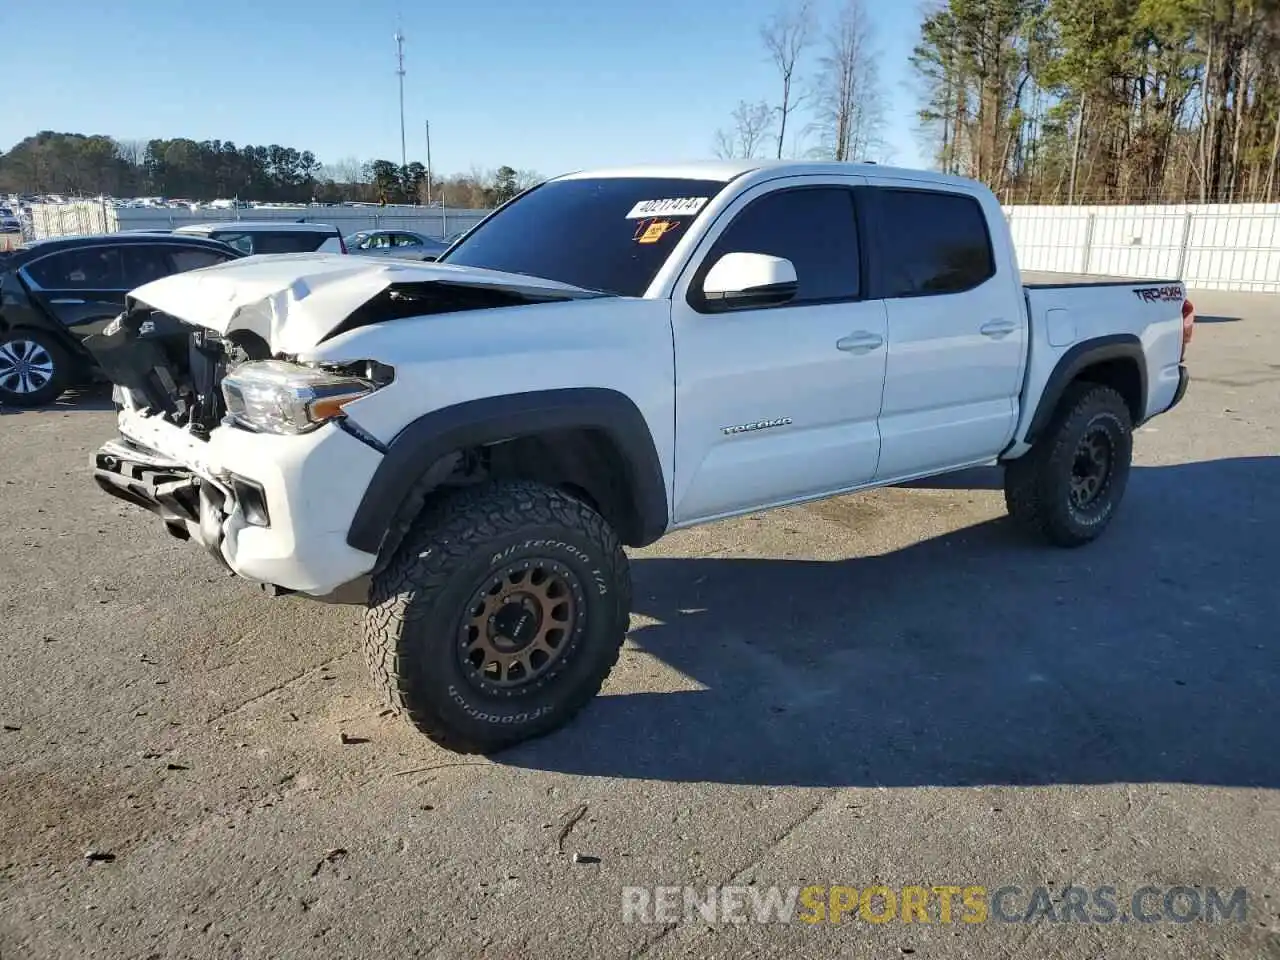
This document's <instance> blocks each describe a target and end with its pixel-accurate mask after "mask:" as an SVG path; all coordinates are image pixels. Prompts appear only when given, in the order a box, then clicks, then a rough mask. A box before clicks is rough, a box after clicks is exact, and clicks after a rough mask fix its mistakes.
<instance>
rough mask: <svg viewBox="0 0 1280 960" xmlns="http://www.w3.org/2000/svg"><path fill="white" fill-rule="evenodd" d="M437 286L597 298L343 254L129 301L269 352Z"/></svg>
mask: <svg viewBox="0 0 1280 960" xmlns="http://www.w3.org/2000/svg"><path fill="white" fill-rule="evenodd" d="M422 283H441V284H447V285H451V286H464V287H473V288H478V289H489V290H498V291H503V292H507V293H512V294H518V295H523V296H529V297H535V298H539V299H542V298H546V299H552V300H557V299H564V300H576V299H582V298H587V297H598V296H600V295H601V294H599V293H598V292H596V291H591V290H584V289H582V288H581V287H574V286H570V285H569V284H564V283H557V282H556V281H554V280H543V279H541V278H538V277H527V276H524V275H521V274H514V273H503V272H500V271H497V270H483V269H479V268H476V267H455V266H452V265H450V264H447V263H430V262H417V261H408V260H406V261H397V262H387V261H385V260H379V259H375V258H372V257H356V256H351V255H349V254H341V253H291V254H264V255H260V256H253V257H245V258H243V259H240V260H232V261H229V262H227V263H223V264H219V265H217V266H212V267H204V268H202V269H200V270H192V271H189V272H187V273H179V274H174V275H172V276H169V277H165V278H163V279H161V280H154V281H152V282H151V283H148V284H144V285H143V286H141V287H138V288H137V289H135V290H133V291H131V292H130V294H129V296H130V298H131V299H132V300H137V301H140V302H141V303H144V304H146V305H147V306H149V307H151V308H153V309H155V310H159V311H160V312H161V313H167V314H169V315H170V316H173V317H177V318H178V319H179V320H182V321H185V322H186V323H192V324H196V325H197V326H201V327H207V328H209V329H211V330H216V331H217V332H218V333H220V334H227V333H229V332H231V331H235V330H249V331H252V332H253V333H256V334H257V335H258V336H260V337H262V338H263V339H264V340H265V341H266V342H267V343H268V344H269V345H270V347H271V350H272V352H275V353H298V352H300V351H303V350H308V349H310V348H312V347H314V346H315V345H316V344H318V343H319V342H320V341H321V340H323V339H324V338H325V337H326V336H327V335H328V334H329V333H330V332H331V331H332V330H333V329H334V328H336V327H337V326H338V325H339V324H341V323H342V322H343V321H344V320H345V319H346V318H347V317H349V316H350V315H351V314H352V313H353V312H355V311H356V310H357V309H359V308H360V307H361V306H363V305H364V304H366V303H368V302H369V301H370V300H372V299H373V298H374V297H376V296H377V295H378V294H380V293H381V292H382V291H384V290H386V289H387V288H388V287H390V286H392V285H395V284H422Z"/></svg>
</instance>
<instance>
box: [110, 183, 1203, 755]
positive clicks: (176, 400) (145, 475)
mask: <svg viewBox="0 0 1280 960" xmlns="http://www.w3.org/2000/svg"><path fill="white" fill-rule="evenodd" d="M1193 322H1194V313H1193V310H1192V307H1191V304H1190V303H1188V302H1187V299H1186V294H1185V290H1184V288H1183V285H1182V284H1181V283H1180V282H1178V281H1176V280H1134V279H1107V278H1103V279H1099V278H1088V277H1069V276H1052V275H1050V276H1041V275H1037V276H1034V277H1032V276H1029V275H1027V274H1020V273H1019V270H1018V265H1017V261H1016V259H1015V256H1014V250H1013V246H1012V244H1011V241H1010V236H1009V231H1008V229H1007V227H1006V224H1005V220H1004V217H1003V214H1002V211H1001V209H1000V206H999V204H998V203H997V201H996V198H995V197H994V196H993V195H992V193H991V192H990V191H989V190H987V189H986V188H985V187H983V186H982V185H980V184H978V183H975V182H972V181H969V180H964V179H959V178H955V177H946V176H939V175H936V174H932V173H923V172H914V171H906V170H894V169H888V168H883V167H878V166H874V165H858V164H843V163H772V162H759V161H741V162H738V161H733V162H724V163H712V164H695V165H684V166H667V167H637V168H632V169H617V170H605V171H596V172H587V173H575V174H571V175H568V176H563V177H559V178H557V179H554V180H551V181H549V182H547V183H544V184H542V185H540V186H538V187H535V188H533V189H531V190H529V191H527V192H525V193H523V194H522V195H520V196H519V197H517V198H516V199H515V200H513V201H511V202H510V203H508V204H507V205H505V206H503V207H502V208H501V209H499V210H497V211H496V212H495V213H493V214H492V215H490V216H489V217H488V218H487V219H485V220H484V221H483V222H481V223H480V224H479V225H477V226H476V227H475V228H473V229H472V230H471V231H470V232H469V233H467V234H466V235H465V236H464V237H462V238H461V239H460V240H459V241H457V242H456V243H455V244H454V245H453V246H452V247H451V248H450V249H449V250H448V251H447V252H446V253H445V254H444V255H443V256H442V257H441V260H440V262H438V263H434V264H427V263H421V262H409V261H404V262H398V261H394V260H388V261H371V260H369V259H366V258H359V257H346V256H342V255H327V254H298V255H285V256H277V257H249V258H247V259H243V260H239V261H234V262H231V263H228V264H225V265H221V266H214V267H209V268H206V269H201V270H195V271H192V272H189V273H185V274H181V275H179V276H173V277H169V278H167V279H163V280H158V281H156V282H154V283H150V284H148V285H146V286H143V287H140V288H138V289H136V290H135V291H133V293H132V295H131V297H130V300H129V305H128V307H127V309H126V311H125V312H124V313H123V314H121V316H120V317H119V318H118V319H117V320H116V321H114V322H113V323H112V324H111V326H110V327H109V328H108V329H107V330H106V331H105V332H104V333H103V334H102V335H100V336H99V337H97V338H96V340H95V341H94V342H92V343H91V344H90V347H91V349H93V350H94V351H95V353H96V354H97V355H98V357H99V360H100V362H101V364H102V367H103V369H104V370H105V371H106V372H107V373H108V375H109V376H111V378H112V379H113V380H114V381H115V383H116V384H117V385H118V387H117V391H116V395H117V398H118V401H119V407H120V410H119V432H120V436H119V438H118V439H115V440H112V441H110V442H109V443H107V444H106V445H105V446H104V447H103V448H102V449H101V450H100V451H99V452H98V453H97V454H96V455H95V457H94V458H93V471H94V476H95V478H96V480H97V481H98V483H99V484H100V485H101V486H102V487H103V489H105V490H106V491H108V492H109V493H112V494H114V495H116V496H118V497H121V498H123V499H125V500H128V501H130V502H132V503H136V504H138V505H141V506H144V507H146V508H148V509H150V510H151V511H153V512H154V513H157V514H158V515H159V516H160V517H161V518H162V519H163V521H164V523H165V525H166V526H167V527H168V529H169V530H170V531H171V532H172V533H173V534H175V535H176V536H178V537H180V538H184V539H194V540H196V541H197V542H199V543H201V544H203V545H204V546H205V547H206V548H208V549H209V550H210V551H211V552H212V553H213V554H214V556H216V557H217V558H218V559H219V561H221V562H222V563H223V564H225V565H226V566H227V567H228V568H229V569H230V570H232V571H234V572H235V573H237V574H239V575H241V576H243V577H245V578H247V579H249V580H252V581H257V582H259V583H261V584H263V585H266V586H268V588H269V589H271V590H272V591H273V592H281V591H283V592H298V593H303V594H310V595H313V596H317V597H322V596H329V597H333V596H340V595H341V594H342V592H343V591H344V590H346V591H348V592H349V591H350V590H351V589H358V590H362V591H364V592H363V593H362V594H361V599H362V601H365V602H367V605H368V611H367V614H366V630H365V640H364V647H365V651H366V654H367V658H368V662H369V666H370V668H371V670H372V672H373V675H374V677H375V679H376V681H377V682H378V684H379V685H380V686H381V687H382V689H383V690H384V691H385V693H386V695H387V697H388V698H389V700H390V702H391V703H392V704H393V705H394V706H395V707H397V708H398V709H399V710H401V711H402V712H403V713H405V714H407V716H408V717H409V718H410V719H411V720H412V722H413V723H414V724H416V725H417V726H418V727H419V728H420V729H421V730H422V731H424V732H425V733H426V734H427V735H429V736H430V737H432V738H433V739H436V740H438V741H439V742H441V743H444V744H446V745H448V746H450V747H451V748H453V749H456V750H460V751H485V750H492V749H496V748H500V747H502V746H504V745H508V744H511V743H514V742H517V741H520V740H524V739H527V738H529V737H533V736H536V735H539V734H543V733H546V732H547V731H549V730H552V729H554V728H556V727H558V726H559V725H561V724H562V723H564V722H565V721H566V720H567V719H568V718H569V717H570V716H571V715H572V714H573V713H574V712H575V711H577V710H578V709H579V708H581V707H582V706H583V705H584V704H585V703H586V702H587V701H589V700H590V699H591V698H592V697H593V696H594V695H595V694H596V693H597V691H598V690H599V688H600V686H601V684H602V683H603V682H604V679H605V677H606V676H607V675H608V673H609V671H610V669H611V668H612V666H613V664H614V663H615V661H616V658H617V655H618V650H619V647H620V645H621V643H622V641H623V637H624V635H625V633H626V630H627V626H628V616H629V610H630V591H631V587H630V577H629V573H628V565H627V557H626V555H625V554H624V552H623V545H630V546H643V545H647V544H650V543H653V542H654V541H656V540H658V539H659V538H660V537H662V536H663V534H665V533H667V532H668V531H671V530H676V529H680V528H683V527H689V526H692V525H694V524H701V523H706V522H708V521H711V520H717V519H720V518H722V517H731V516H734V515H737V514H744V513H748V512H755V511H760V510H763V509H766V508H771V507H777V506H783V505H787V504H794V503H799V502H802V501H808V500H815V499H818V498H822V497H830V496H834V495H838V494H844V493H849V492H850V491H854V490H859V489H864V488H868V487H876V486H882V485H885V484H893V483H898V482H900V481H904V480H908V479H911V478H917V477H922V476H927V475H931V474H938V473H943V472H946V471H951V470H955V469H959V468H963V467H967V466H971V465H976V464H987V463H993V462H997V463H1002V464H1004V466H1005V477H1006V480H1005V483H1006V500H1007V503H1008V507H1009V511H1010V513H1011V514H1012V515H1013V517H1014V519H1015V520H1017V521H1019V522H1021V523H1022V524H1023V525H1025V526H1026V527H1027V528H1029V529H1030V530H1032V531H1035V532H1036V533H1038V534H1040V535H1042V536H1043V537H1044V538H1047V539H1048V540H1049V541H1050V542H1052V543H1055V544H1058V545H1062V546H1076V545H1080V544H1084V543H1087V542H1089V541H1091V540H1093V539H1094V538H1095V537H1097V536H1098V535H1099V534H1100V533H1101V532H1102V531H1103V529H1104V528H1105V527H1106V526H1107V525H1108V523H1109V522H1110V520H1111V519H1112V516H1113V515H1114V513H1115V511H1116V508H1117V506H1118V505H1119V503H1120V501H1121V498H1122V496H1123V494H1124V490H1125V484H1126V480H1127V478H1128V475H1129V466H1130V460H1131V454H1132V442H1133V441H1132V431H1133V428H1134V426H1135V425H1137V424H1140V423H1142V422H1144V421H1146V420H1149V419H1150V418H1151V417H1154V416H1156V415H1158V414H1161V413H1164V412H1165V411H1167V410H1169V409H1170V408H1171V407H1173V406H1174V405H1175V404H1176V403H1178V401H1179V400H1180V399H1181V398H1182V396H1183V393H1184V391H1185V390H1186V387H1187V372H1186V367H1185V365H1184V359H1185V353H1186V348H1187V345H1188V342H1189V340H1190V338H1191V333H1192V330H1193Z"/></svg>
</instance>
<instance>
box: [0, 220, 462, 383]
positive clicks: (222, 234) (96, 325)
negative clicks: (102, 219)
mask: <svg viewBox="0 0 1280 960" xmlns="http://www.w3.org/2000/svg"><path fill="white" fill-rule="evenodd" d="M4 222H5V221H4V211H3V209H0V230H2V229H4V227H3V225H4ZM455 238H456V235H455V236H454V237H447V238H445V239H444V240H440V239H435V238H432V237H428V236H426V235H425V234H421V233H416V232H413V231H409V230H367V231H362V232H360V233H357V234H353V235H352V236H351V237H350V238H344V237H343V236H342V233H341V231H339V230H338V228H337V227H334V226H331V225H329V224H324V223H289V222H284V223H282V222H280V221H276V220H265V221H250V220H235V221H221V222H218V221H215V222H211V223H202V224H190V225H188V226H184V227H179V228H177V229H176V230H174V231H172V232H163V231H136V232H129V233H115V234H102V235H95V236H82V237H59V238H56V239H50V240H41V241H37V242H35V243H32V244H30V245H28V246H27V247H25V248H23V249H21V250H17V251H14V252H12V253H8V254H0V404H7V405H10V406H15V407H35V406H43V405H44V404H47V403H50V402H52V401H53V400H54V399H56V398H57V397H58V395H59V394H61V393H62V392H63V391H64V390H65V389H67V388H68V387H76V386H83V385H85V384H87V383H89V382H92V381H93V380H95V379H98V374H99V371H98V369H97V365H96V364H95V362H94V361H93V359H92V357H91V356H90V354H89V352H88V351H87V350H86V349H85V348H84V346H83V341H84V339H85V338H86V337H88V336H91V335H93V334H95V333H98V332H100V331H101V330H102V329H103V328H104V327H105V326H106V325H107V324H108V323H109V322H110V321H111V320H112V318H114V317H115V316H117V315H118V314H119V313H120V311H121V310H123V309H124V303H125V295H126V294H127V293H128V292H129V291H130V290H132V289H134V288H135V287H139V286H141V285H142V284H144V283H149V282H151V281H152V280H158V279H160V278H161V277H166V276H170V275H172V274H175V273H185V272H186V271H188V270H194V269H199V268H202V267H209V266H213V265H215V264H219V263H225V262H227V261H228V260H234V259H238V258H241V257H246V256H255V255H270V254H285V253H338V254H346V253H351V254H356V255H362V256H374V257H392V258H402V259H411V260H435V259H436V257H438V256H439V255H440V254H441V253H443V252H444V251H445V250H447V249H448V248H449V246H450V244H451V242H452V241H453V239H455Z"/></svg>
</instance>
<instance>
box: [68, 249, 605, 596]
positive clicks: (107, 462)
mask: <svg viewBox="0 0 1280 960" xmlns="http://www.w3.org/2000/svg"><path fill="white" fill-rule="evenodd" d="M359 259H360V258H353V257H349V256H345V257H344V256H338V255H334V256H332V257H327V256H321V255H311V256H297V257H290V256H288V255H282V256H278V257H248V258H244V259H242V260H238V261H233V262H232V263H229V264H224V265H221V266H215V267H208V268H204V269H202V270H193V271H189V272H187V273H185V274H179V275H175V276H171V277H168V278H164V279H161V280H157V281H154V282H153V283H151V284H147V285H146V286H144V287H140V288H138V289H137V290H135V291H133V294H132V295H131V296H130V298H129V300H128V301H127V309H126V310H125V312H124V313H123V314H121V315H120V316H119V317H118V318H117V319H116V320H114V321H112V323H111V324H109V325H108V326H107V328H106V329H105V330H104V331H103V332H102V333H101V334H99V335H97V336H95V337H91V338H89V339H88V340H87V341H86V343H85V346H86V347H87V348H88V349H89V350H90V351H91V352H92V353H93V354H94V356H95V357H96V359H97V361H98V364H99V366H100V367H101V369H102V370H103V372H104V373H105V374H106V376H107V377H108V378H110V380H111V381H112V382H113V383H114V384H115V390H114V397H115V401H116V406H117V410H118V417H117V422H118V426H119V432H120V436H119V438H118V439H116V440H112V441H110V442H108V443H106V444H105V445H103V447H102V448H101V449H100V450H98V451H97V453H96V454H95V455H94V457H93V476H94V480H95V482H96V483H97V484H98V486H99V487H101V488H102V489H103V490H104V491H106V492H107V493H109V494H111V495H112V496H115V497H117V498H119V499H121V500H124V501H126V502H128V503H131V504H134V505H136V506H140V507H143V508H145V509H147V510H150V511H151V512H152V513H155V514H156V515H157V516H159V517H160V518H161V520H163V521H164V524H165V527H166V529H167V530H168V531H169V532H170V533H172V534H173V535H174V536H177V537H179V538H181V539H184V540H195V541H197V542H198V543H200V544H201V545H203V546H204V547H205V548H206V549H207V550H208V551H209V552H210V553H211V554H213V555H214V556H215V557H217V558H218V560H219V561H220V562H221V563H223V564H224V565H225V566H226V567H227V568H228V569H230V570H231V571H232V572H234V573H236V574H238V575H240V576H243V577H245V578H247V579H249V580H252V581H256V582H258V583H261V584H265V585H267V586H268V587H274V588H277V590H279V589H283V590H286V591H298V592H302V593H307V594H310V595H313V596H323V595H326V594H328V593H330V592H331V591H333V590H335V589H337V588H338V587H341V586H343V585H346V584H349V583H351V582H353V581H354V580H355V579H356V578H358V577H360V576H363V575H364V574H365V573H367V572H368V570H369V569H371V568H372V566H373V564H374V562H375V561H376V559H377V558H376V557H375V556H374V555H373V554H371V553H367V552H365V551H362V550H358V549H356V548H354V547H352V546H350V545H349V544H348V543H347V542H346V535H347V531H348V529H349V526H350V523H351V520H352V518H353V517H354V515H355V512H356V510H357V509H358V507H359V504H360V501H361V499H362V497H363V496H364V494H365V491H366V490H367V488H368V484H369V483H370V482H371V481H372V478H373V476H374V473H375V471H376V470H377V468H378V467H379V466H380V464H381V462H382V459H383V456H384V454H385V453H386V447H385V446H384V445H383V443H382V442H381V441H380V440H379V438H378V437H376V436H375V435H373V433H371V432H369V431H367V430H365V429H364V428H362V427H361V425H360V424H359V422H358V421H359V419H360V413H359V411H360V405H361V401H362V400H363V399H364V398H366V397H368V396H369V395H370V394H372V393H375V392H377V391H380V390H383V389H384V388H386V387H389V386H391V385H392V384H393V383H394V382H395V379H396V371H395V369H394V368H393V367H392V366H390V365H388V364H386V363H383V362H379V361H377V360H374V359H348V358H346V357H343V358H341V359H326V358H324V356H323V354H324V353H325V351H324V350H321V349H319V348H320V347H321V345H322V344H323V343H324V342H325V341H329V340H333V339H334V338H338V337H340V336H342V335H344V334H347V333H350V332H352V331H354V330H357V329H359V328H360V327H365V326H370V325H380V324H385V323H393V322H396V321H399V320H402V319H407V318H422V317H427V316H431V315H435V314H444V313H458V312H464V311H467V312H470V311H476V312H480V311H485V310H492V309H496V308H500V307H512V306H524V305H532V304H538V303H546V302H556V301H564V300H572V299H581V298H587V297H595V296H599V294H597V293H594V292H591V291H584V290H578V289H576V288H565V287H563V286H562V285H555V284H550V283H549V282H546V281H539V280H536V279H530V278H524V277H516V276H507V275H502V274H493V273H491V272H484V271H468V270H461V269H456V268H455V269H453V270H448V269H445V268H444V267H437V266H434V265H427V264H422V265H410V264H407V263H406V264H397V265H391V266H381V265H378V264H374V263H369V264H365V263H359V262H355V261H358V260H359ZM328 352H329V353H330V357H332V356H333V354H334V352H335V351H328Z"/></svg>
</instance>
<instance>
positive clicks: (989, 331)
mask: <svg viewBox="0 0 1280 960" xmlns="http://www.w3.org/2000/svg"><path fill="white" fill-rule="evenodd" d="M1017 328H1018V325H1017V324H1016V323H1014V322H1013V321H1012V320H988V321H987V322H986V323H984V324H983V325H982V326H981V327H980V328H979V331H980V332H981V333H982V335H983V336H984V337H994V338H995V339H997V340H999V339H1000V338H1001V337H1007V336H1008V335H1009V334H1011V333H1013V331H1014V330H1016V329H1017Z"/></svg>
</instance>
